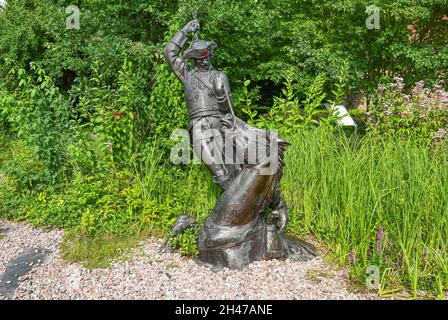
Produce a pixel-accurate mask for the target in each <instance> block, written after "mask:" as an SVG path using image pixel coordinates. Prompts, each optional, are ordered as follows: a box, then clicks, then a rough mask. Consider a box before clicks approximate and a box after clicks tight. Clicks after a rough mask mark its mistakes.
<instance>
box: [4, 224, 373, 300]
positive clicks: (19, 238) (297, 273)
mask: <svg viewBox="0 0 448 320" xmlns="http://www.w3.org/2000/svg"><path fill="white" fill-rule="evenodd" d="M63 235H64V232H63V231H61V230H45V229H40V228H33V227H32V226H30V225H29V224H25V223H12V222H9V221H3V220H0V279H1V275H2V274H4V272H5V267H6V265H7V264H8V262H10V261H11V260H13V259H14V258H16V257H17V256H19V255H20V254H21V253H22V252H24V251H25V250H27V249H30V248H44V249H47V250H49V251H51V253H50V255H49V256H48V257H47V258H46V259H45V261H44V262H43V264H42V265H38V266H35V267H34V268H33V269H32V270H31V271H30V272H29V273H28V274H27V275H25V276H23V277H21V278H20V279H19V280H20V282H19V287H18V288H17V289H16V290H15V292H14V295H13V296H12V298H13V299H193V300H196V299H201V300H202V299H250V300H251V299H376V296H375V295H371V294H355V293H351V292H349V291H348V290H347V280H346V274H345V273H344V272H343V271H336V270H331V269H330V268H329V267H328V266H326V265H324V264H323V262H322V259H320V258H315V259H313V260H311V261H309V262H293V261H290V260H286V261H278V260H272V261H262V262H255V263H253V264H251V265H249V266H248V267H247V268H245V269H244V270H242V271H236V270H229V269H223V270H220V271H213V270H211V269H209V268H207V267H204V266H201V265H199V264H197V262H196V261H195V260H194V259H186V258H182V257H181V256H180V255H179V254H177V253H168V252H166V253H160V252H159V248H160V246H161V245H162V240H160V239H155V238H149V239H147V240H145V241H143V242H142V243H141V246H140V247H138V248H135V249H133V250H132V251H133V254H132V255H131V259H130V260H129V261H117V262H115V263H113V264H112V265H111V267H110V268H108V269H95V270H88V269H85V268H83V267H82V266H80V265H77V264H67V263H65V262H63V261H62V260H61V258H60V253H59V247H60V244H61V241H62V238H63ZM2 299H5V297H3V296H2V295H0V300H2Z"/></svg>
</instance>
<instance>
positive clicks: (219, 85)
mask: <svg viewBox="0 0 448 320" xmlns="http://www.w3.org/2000/svg"><path fill="white" fill-rule="evenodd" d="M213 87H214V88H215V93H216V95H217V96H219V97H222V96H224V95H225V94H226V91H225V88H224V80H223V78H222V77H221V76H217V77H216V78H215V79H213Z"/></svg>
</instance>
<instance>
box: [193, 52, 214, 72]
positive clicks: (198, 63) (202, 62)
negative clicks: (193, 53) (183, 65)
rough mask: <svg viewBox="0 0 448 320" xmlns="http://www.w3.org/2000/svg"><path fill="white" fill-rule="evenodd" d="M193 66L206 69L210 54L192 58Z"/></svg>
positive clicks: (209, 61)
mask: <svg viewBox="0 0 448 320" xmlns="http://www.w3.org/2000/svg"><path fill="white" fill-rule="evenodd" d="M193 63H194V66H195V67H196V68H198V69H204V70H208V69H209V68H210V64H211V55H210V54H208V53H207V54H204V56H203V57H202V58H200V59H193Z"/></svg>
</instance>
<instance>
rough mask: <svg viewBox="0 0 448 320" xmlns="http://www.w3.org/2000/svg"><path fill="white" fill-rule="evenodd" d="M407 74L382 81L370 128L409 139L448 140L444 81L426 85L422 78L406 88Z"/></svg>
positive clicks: (447, 106)
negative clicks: (387, 82) (386, 81)
mask: <svg viewBox="0 0 448 320" xmlns="http://www.w3.org/2000/svg"><path fill="white" fill-rule="evenodd" d="M404 89H405V85H404V83H403V78H400V77H396V78H395V80H394V82H393V83H390V84H388V85H386V86H384V85H379V87H378V92H379V94H378V95H377V96H376V97H375V99H374V100H373V101H372V102H371V105H370V106H369V112H367V117H368V121H367V130H369V131H372V132H374V133H375V134H377V135H385V134H387V135H396V136H400V137H402V138H405V139H409V138H412V139H416V140H421V141H426V142H427V141H429V140H431V139H433V140H435V143H436V144H440V143H442V141H447V140H448V135H447V134H446V131H447V129H448V92H446V91H445V90H443V87H442V86H441V85H435V86H434V87H433V88H425V85H424V82H423V81H419V82H417V83H415V84H414V86H413V87H412V88H411V89H410V90H409V92H406V91H405V90H404Z"/></svg>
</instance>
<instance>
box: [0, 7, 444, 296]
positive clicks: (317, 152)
mask: <svg viewBox="0 0 448 320" xmlns="http://www.w3.org/2000/svg"><path fill="white" fill-rule="evenodd" d="M70 4H72V3H71V1H62V0H61V1H57V0H39V1H38V0H9V1H8V5H7V7H6V8H5V9H0V30H1V33H0V218H6V219H15V220H28V221H30V222H32V223H35V224H38V225H43V226H57V227H63V228H66V229H67V230H69V236H68V237H67V243H66V247H65V248H66V249H64V250H66V251H67V256H68V257H69V258H71V259H72V260H75V259H77V258H79V257H80V256H81V257H82V258H84V259H87V260H89V259H90V260H89V261H90V262H92V259H91V258H92V257H90V256H89V254H90V255H91V254H95V252H97V249H98V251H101V249H100V248H103V249H104V246H98V245H95V241H96V240H97V239H106V241H105V242H107V243H108V245H107V246H106V247H107V250H106V249H104V250H103V251H104V252H103V253H104V254H105V255H106V256H109V255H113V254H115V253H117V252H118V251H119V250H121V249H122V248H123V247H126V246H127V245H130V244H131V243H133V242H132V241H128V240H127V239H129V238H136V237H139V236H141V235H142V234H147V232H148V231H149V232H151V230H152V231H156V232H158V233H164V232H166V230H168V229H169V226H170V225H171V224H172V223H173V222H174V221H175V219H176V217H177V216H179V215H180V214H184V213H186V214H189V215H191V216H193V217H195V218H196V219H197V220H198V221H199V222H202V221H203V219H204V218H205V217H206V216H207V214H208V213H209V212H210V210H211V208H212V207H213V205H214V203H215V201H216V199H217V197H218V196H219V193H220V191H219V189H218V188H217V187H216V186H214V184H213V183H212V181H211V178H210V176H209V173H208V172H207V171H206V169H205V168H204V167H202V166H199V165H188V166H187V165H174V164H172V163H171V162H170V161H169V159H170V150H171V147H172V146H173V145H174V144H175V141H172V140H171V139H170V136H171V133H172V132H173V130H174V129H176V128H185V127H186V126H187V123H188V118H187V114H186V111H185V110H186V107H185V103H184V101H183V92H182V87H181V85H180V84H179V83H178V81H177V80H176V79H175V78H174V76H173V75H172V74H171V72H170V70H169V68H168V66H167V64H166V63H165V61H164V60H163V57H162V54H161V52H162V48H163V46H164V44H165V43H166V42H167V41H168V39H169V37H170V36H171V35H172V34H173V33H174V32H175V31H176V30H177V29H178V28H180V27H181V26H183V24H185V23H186V22H188V20H190V19H191V12H192V11H193V10H195V9H196V10H198V15H199V18H200V20H201V23H202V31H201V35H202V36H203V37H204V38H206V39H214V40H216V41H217V42H218V44H219V45H220V47H219V49H218V51H217V55H216V61H215V63H214V65H215V67H216V68H218V69H221V70H224V71H225V72H226V73H227V74H228V75H229V78H230V80H231V84H232V88H233V90H234V96H235V101H236V109H237V110H236V111H237V113H238V115H240V116H241V117H243V118H244V119H246V120H247V121H248V122H250V123H252V124H255V125H257V126H259V127H264V128H270V129H277V130H279V131H280V132H281V133H282V135H284V136H285V137H286V138H287V140H289V141H290V142H292V146H291V147H290V148H289V150H288V152H287V166H286V168H285V170H286V171H285V177H284V181H283V190H284V193H285V195H286V198H287V202H288V204H289V206H290V222H289V225H288V230H289V232H290V233H291V234H296V235H302V236H303V235H305V234H309V235H312V236H313V237H314V238H316V239H317V240H319V241H320V242H321V243H322V244H323V245H324V246H326V247H327V248H330V249H329V257H330V258H332V259H333V260H334V261H336V262H338V263H341V264H350V267H351V274H352V275H353V279H354V281H355V282H356V281H358V282H361V283H363V281H364V278H365V271H366V268H367V267H368V266H370V265H377V266H379V267H380V270H381V287H380V293H383V294H385V293H387V292H393V291H395V290H398V289H410V290H412V293H413V295H414V296H416V295H417V294H418V293H419V290H421V289H423V290H426V291H427V292H430V293H433V294H434V295H436V296H438V297H442V296H443V292H444V291H446V290H448V256H447V253H448V248H447V243H448V225H447V223H448V196H447V195H448V171H447V170H448V169H447V168H448V167H447V164H448V163H447V162H448V158H447V156H448V148H447V145H448V132H447V129H448V93H447V91H446V88H447V87H446V81H447V80H448V79H447V78H448V72H447V71H448V37H447V36H446V34H448V21H447V20H448V1H446V0H433V1H430V0H428V1H411V0H400V1H388V0H387V1H372V2H371V1H364V0H343V1H342V0H341V1H327V0H320V1H298V0H295V1H290V0H264V1H262V0H244V1H235V2H229V1H224V0H215V1H199V0H198V1H191V0H189V1H185V0H177V1H175V0H172V1H166V0H136V1H132V2H130V1H107V0H84V1H78V2H77V6H78V7H79V8H80V10H81V11H80V12H81V19H80V22H81V25H80V29H67V28H66V18H67V16H68V14H66V13H65V8H66V7H67V6H68V5H70ZM372 4H375V5H377V6H378V7H379V8H380V9H381V11H380V18H381V20H380V29H378V30H369V29H368V28H366V25H365V20H366V18H367V16H368V14H367V13H366V7H367V6H369V5H372ZM421 80H424V81H425V82H422V81H421ZM444 81H445V82H444ZM351 94H363V95H365V97H367V100H368V102H369V105H368V110H367V111H368V112H367V113H363V112H360V111H358V110H351V112H352V113H353V114H354V115H356V117H357V119H358V120H359V122H360V123H361V124H363V128H362V130H360V133H361V134H362V136H359V137H355V138H353V137H351V136H350V135H348V136H347V133H344V132H342V131H340V130H339V128H337V127H335V126H334V116H332V115H328V112H327V111H326V110H325V108H323V107H322V105H323V104H324V103H329V104H339V103H346V102H347V98H348V97H349V96H350V95H351ZM197 232H198V229H191V230H189V231H188V232H187V233H185V234H184V235H182V236H181V237H179V238H178V239H176V240H175V242H176V243H172V245H173V246H179V247H180V250H181V251H182V252H183V253H185V254H188V255H194V254H196V246H195V237H196V235H197ZM111 237H116V238H114V239H120V240H116V241H115V242H114V241H110V239H111ZM114 243H116V248H114ZM89 246H90V247H89ZM111 246H112V248H111ZM89 248H97V249H95V250H89ZM70 250H72V251H70ZM92 252H93V253H92ZM94 258H97V257H94ZM93 260H95V259H93ZM91 265H95V262H93V263H91ZM96 265H98V264H96Z"/></svg>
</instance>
